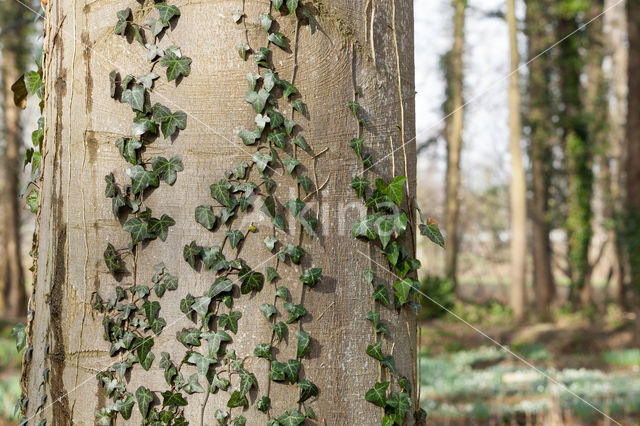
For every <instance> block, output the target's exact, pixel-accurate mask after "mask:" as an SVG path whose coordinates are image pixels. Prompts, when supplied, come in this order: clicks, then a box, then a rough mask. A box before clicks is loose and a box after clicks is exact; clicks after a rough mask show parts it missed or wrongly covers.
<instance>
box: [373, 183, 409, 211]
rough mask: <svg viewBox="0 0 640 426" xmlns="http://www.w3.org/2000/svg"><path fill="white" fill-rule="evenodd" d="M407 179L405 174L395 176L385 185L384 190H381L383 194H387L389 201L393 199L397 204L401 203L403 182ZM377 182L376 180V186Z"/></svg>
mask: <svg viewBox="0 0 640 426" xmlns="http://www.w3.org/2000/svg"><path fill="white" fill-rule="evenodd" d="M406 181H407V178H406V177H405V176H396V177H395V178H393V180H392V181H391V182H390V183H389V185H387V186H386V188H385V190H384V191H382V192H383V194H385V195H387V196H389V198H390V199H391V201H393V202H394V203H395V204H397V205H398V206H399V205H400V204H402V198H403V192H404V184H405V182H406ZM377 186H378V183H377V182H376V187H377Z"/></svg>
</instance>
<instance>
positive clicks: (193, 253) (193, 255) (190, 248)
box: [182, 241, 202, 269]
mask: <svg viewBox="0 0 640 426" xmlns="http://www.w3.org/2000/svg"><path fill="white" fill-rule="evenodd" d="M201 250H202V247H200V246H199V245H197V244H196V242H195V241H191V243H189V244H188V245H185V246H184V249H183V251H182V256H183V257H184V260H186V261H187V262H188V263H189V265H190V266H191V267H192V268H193V269H196V261H197V259H198V257H199V256H200V251H201Z"/></svg>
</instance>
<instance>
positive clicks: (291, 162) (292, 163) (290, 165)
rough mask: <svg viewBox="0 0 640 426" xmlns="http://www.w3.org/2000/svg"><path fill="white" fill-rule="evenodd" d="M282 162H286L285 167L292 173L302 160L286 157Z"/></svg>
mask: <svg viewBox="0 0 640 426" xmlns="http://www.w3.org/2000/svg"><path fill="white" fill-rule="evenodd" d="M282 164H284V168H285V170H286V171H287V173H288V174H289V175H291V173H293V171H294V170H295V168H296V166H298V165H299V164H300V162H299V161H298V160H296V159H295V158H285V159H284V160H282Z"/></svg>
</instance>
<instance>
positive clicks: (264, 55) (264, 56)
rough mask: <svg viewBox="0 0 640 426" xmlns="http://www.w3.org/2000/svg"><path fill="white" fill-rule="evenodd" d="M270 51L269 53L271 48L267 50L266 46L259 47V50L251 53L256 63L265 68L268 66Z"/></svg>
mask: <svg viewBox="0 0 640 426" xmlns="http://www.w3.org/2000/svg"><path fill="white" fill-rule="evenodd" d="M270 53H271V50H269V49H268V48H266V47H261V48H260V50H259V51H257V52H256V53H255V54H254V55H253V58H254V59H255V61H256V64H258V65H260V66H262V67H265V68H269V54H270Z"/></svg>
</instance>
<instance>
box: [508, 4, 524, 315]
mask: <svg viewBox="0 0 640 426" xmlns="http://www.w3.org/2000/svg"><path fill="white" fill-rule="evenodd" d="M507 23H508V24H509V45H510V49H509V50H510V57H511V73H512V74H511V76H510V77H509V145H510V151H511V186H510V192H511V307H512V309H513V312H514V315H515V319H516V321H518V322H520V321H522V320H523V319H524V315H525V306H526V303H527V293H526V292H527V281H526V278H527V276H526V256H527V184H526V180H525V174H524V167H523V166H522V149H521V147H520V143H521V137H522V119H521V116H520V114H521V112H520V74H519V71H518V67H519V66H520V54H519V53H518V24H517V21H516V12H515V0H507Z"/></svg>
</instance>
